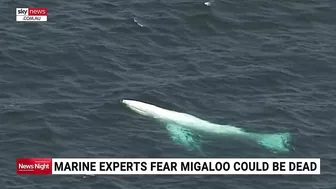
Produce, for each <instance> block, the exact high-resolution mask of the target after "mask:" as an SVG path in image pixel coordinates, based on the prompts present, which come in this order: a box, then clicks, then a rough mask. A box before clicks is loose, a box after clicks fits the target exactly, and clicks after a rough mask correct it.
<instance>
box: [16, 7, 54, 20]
mask: <svg viewBox="0 0 336 189" xmlns="http://www.w3.org/2000/svg"><path fill="white" fill-rule="evenodd" d="M47 16H48V9H47V8H16V21H17V22H46V21H47Z"/></svg>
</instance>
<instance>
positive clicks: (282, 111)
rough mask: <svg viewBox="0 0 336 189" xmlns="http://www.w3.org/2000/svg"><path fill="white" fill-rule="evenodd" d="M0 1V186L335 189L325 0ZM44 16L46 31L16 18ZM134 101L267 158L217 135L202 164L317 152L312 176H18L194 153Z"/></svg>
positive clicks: (329, 13)
mask: <svg viewBox="0 0 336 189" xmlns="http://www.w3.org/2000/svg"><path fill="white" fill-rule="evenodd" d="M205 2H206V1H200V0H193V1H191V0H170V1H169V0H158V1H154V0H141V1H140V0H126V1H121V0H116V1H104V0H96V1H87V0H83V1H78V0H73V1H64V0H54V1H41V0H36V1H23V0H1V1H0V11H1V13H0V15H1V17H0V185H1V186H2V188H4V189H12V188H13V189H14V188H24V189H39V188H43V189H61V188H62V189H64V188H71V189H75V188H78V189H89V188H94V189H111V188H121V189H139V188H140V189H182V188H183V189H195V188H200V189H207V188H209V189H217V188H218V189H252V188H253V189H268V188H273V189H284V188H286V189H287V188H288V189H301V188H302V189H308V188H314V189H332V188H335V187H336V177H335V176H336V173H335V171H336V126H335V123H336V118H335V115H336V48H335V44H336V33H335V31H336V22H335V18H336V3H335V2H334V1H332V0H283V1H272V0H268V1H267V0H248V1H246V0H214V1H211V5H210V6H206V5H205V4H204V3H205ZM17 7H47V8H48V10H49V14H48V22H46V23H24V22H15V8H17ZM122 99H136V100H141V101H145V102H148V103H152V104H155V105H158V106H161V107H164V108H167V109H173V110H176V111H181V112H186V113H189V114H193V115H195V116H198V117H200V118H203V119H206V120H209V121H212V122H215V123H219V124H231V125H236V126H239V127H242V128H244V129H248V130H251V131H258V132H279V131H289V132H292V133H293V135H294V140H293V146H294V147H295V151H293V152H290V153H288V154H272V153H270V152H269V151H266V150H264V149H262V148H259V147H258V146H256V145H252V144H246V143H243V142H242V141H233V140H229V139H225V138H223V139H220V138H216V139H213V140H212V141H210V142H209V143H208V144H207V146H206V147H205V148H204V151H205V153H206V154H207V156H208V157H237V158H238V157H320V158H321V175H316V176H95V177H88V178H83V177H81V176H19V175H16V173H15V159H16V158H17V157H199V154H198V153H197V152H187V151H186V150H185V149H183V148H182V147H181V146H178V145H175V144H174V143H172V141H171V140H170V139H169V137H168V135H167V131H166V129H165V128H163V127H160V126H159V125H158V124H157V123H155V122H153V121H152V120H149V119H146V118H144V117H141V116H139V115H136V114H135V113H133V112H131V111H130V110H129V109H127V108H126V107H125V106H123V105H122V104H121V103H120V100H122Z"/></svg>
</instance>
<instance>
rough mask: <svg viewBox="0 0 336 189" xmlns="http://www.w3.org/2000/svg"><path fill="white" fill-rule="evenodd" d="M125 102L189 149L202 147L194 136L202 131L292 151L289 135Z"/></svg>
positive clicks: (136, 102)
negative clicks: (260, 131)
mask: <svg viewBox="0 0 336 189" xmlns="http://www.w3.org/2000/svg"><path fill="white" fill-rule="evenodd" d="M122 103H123V104H125V105H126V106H127V107H129V108H130V109H132V110H133V111H135V112H137V113H138V114H140V115H143V116H147V117H150V118H154V119H155V120H157V121H159V122H161V123H164V124H165V126H166V128H167V129H168V131H169V133H170V136H171V138H172V139H173V140H174V141H175V142H177V143H180V144H183V145H184V146H185V147H187V148H188V149H189V150H192V149H193V148H195V147H198V146H199V144H198V142H197V140H196V139H195V138H196V137H195V134H194V133H193V131H199V132H203V133H209V134H217V135H222V136H240V137H242V138H248V139H252V140H253V141H255V142H257V143H258V144H260V145H262V146H263V147H266V148H267V149H269V150H270V151H272V152H275V153H277V152H288V151H289V148H288V147H289V145H288V142H289V140H290V134H289V133H272V134H265V133H252V132H247V131H245V130H244V129H242V128H238V127H235V126H231V125H219V124H215V123H211V122H208V121H205V120H202V119H200V118H197V117H195V116H193V115H189V114H186V113H181V112H176V111H172V110H167V109H163V108H160V107H157V106H154V105H151V104H147V103H144V102H140V101H136V100H122Z"/></svg>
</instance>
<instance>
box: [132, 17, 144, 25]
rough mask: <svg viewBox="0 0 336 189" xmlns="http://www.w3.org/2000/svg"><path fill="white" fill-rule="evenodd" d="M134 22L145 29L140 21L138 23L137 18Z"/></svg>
mask: <svg viewBox="0 0 336 189" xmlns="http://www.w3.org/2000/svg"><path fill="white" fill-rule="evenodd" d="M133 21H134V22H135V23H137V24H138V26H140V27H144V25H142V24H140V23H139V21H137V20H136V19H135V18H133Z"/></svg>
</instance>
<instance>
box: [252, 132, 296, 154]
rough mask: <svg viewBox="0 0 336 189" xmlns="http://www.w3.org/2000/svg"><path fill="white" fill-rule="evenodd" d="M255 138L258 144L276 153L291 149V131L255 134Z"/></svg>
mask: <svg viewBox="0 0 336 189" xmlns="http://www.w3.org/2000/svg"><path fill="white" fill-rule="evenodd" d="M253 138H254V139H255V140H256V141H257V143H258V144H260V145H262V146H263V147H265V148H267V149H269V150H271V151H273V152H274V153H278V152H289V151H290V148H289V147H290V144H289V143H290V140H291V135H290V133H287V132H286V133H274V134H253Z"/></svg>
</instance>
